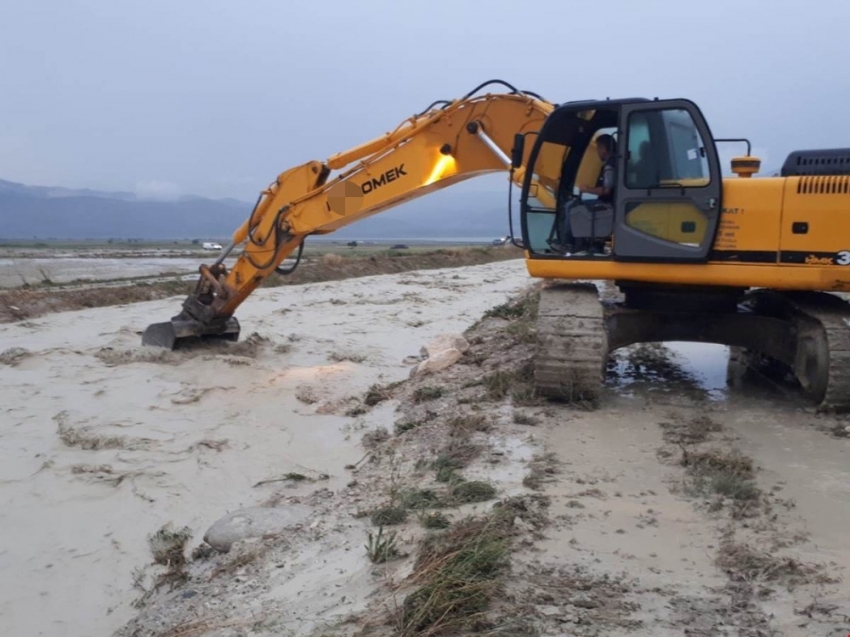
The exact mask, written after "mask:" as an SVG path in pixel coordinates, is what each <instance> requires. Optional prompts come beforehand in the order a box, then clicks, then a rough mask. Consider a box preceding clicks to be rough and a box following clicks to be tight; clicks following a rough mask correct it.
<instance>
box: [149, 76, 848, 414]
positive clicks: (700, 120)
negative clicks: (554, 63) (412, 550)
mask: <svg viewBox="0 0 850 637" xmlns="http://www.w3.org/2000/svg"><path fill="white" fill-rule="evenodd" d="M492 85H498V86H499V90H498V91H494V92H483V90H484V89H485V88H486V87H488V86H492ZM721 142H724V143H736V144H746V146H747V152H746V154H745V155H744V154H742V155H741V156H739V157H736V158H734V159H733V160H732V162H731V164H732V165H731V170H732V172H733V173H734V175H735V176H733V177H724V176H723V174H722V170H721V163H720V159H719V157H718V151H717V144H718V143H721ZM759 169H760V161H759V160H758V159H757V158H755V157H753V156H752V155H751V154H750V143H749V141H747V140H745V139H716V138H714V137H713V136H712V133H711V131H710V129H709V126H708V123H707V122H706V120H705V118H704V117H703V115H702V113H701V111H700V109H699V108H698V106H697V105H696V104H694V103H693V102H691V101H689V100H686V99H664V100H662V99H657V98H656V99H644V98H631V99H606V100H588V101H576V102H566V103H563V104H555V103H552V102H549V101H547V100H545V99H543V98H542V97H541V96H540V95H538V94H536V93H533V92H531V91H524V90H519V89H516V88H515V87H513V86H511V85H510V84H507V83H505V82H502V81H500V80H493V81H491V82H486V83H484V84H482V85H481V86H479V87H477V88H476V89H475V90H473V91H471V92H470V93H468V94H467V95H464V96H463V97H461V98H459V99H454V100H441V101H437V102H434V103H433V104H431V105H430V106H428V107H427V108H426V109H425V110H423V111H422V112H420V113H418V114H416V115H413V116H411V117H409V118H408V119H406V120H405V121H403V122H402V123H401V124H400V125H399V126H397V127H396V128H395V129H393V130H392V131H390V132H387V133H386V134H384V135H383V136H381V137H378V138H376V139H373V140H372V141H369V142H367V143H365V144H363V145H361V146H358V147H356V148H353V149H351V150H348V151H345V152H342V153H339V154H337V155H334V156H332V157H330V158H329V159H328V160H327V161H324V162H322V161H310V162H308V163H306V164H304V165H301V166H297V167H295V168H291V169H289V170H287V171H286V172H283V173H281V174H280V175H279V176H278V177H277V179H276V180H275V181H274V183H272V184H271V185H270V186H269V187H268V188H267V189H265V190H263V191H262V193H261V194H260V196H259V198H258V200H257V203H256V205H255V207H254V209H253V211H252V212H251V214H250V216H249V217H248V218H247V219H246V220H245V222H244V223H243V224H242V226H241V227H240V228H239V229H237V230H236V232H234V234H233V238H232V241H231V242H230V244H229V245H228V246H226V247H225V248H224V250H223V251H222V252H221V254H220V256H219V257H218V259H217V260H216V261H215V262H214V263H212V264H211V265H201V266H200V276H199V279H198V283H197V287H196V289H195V290H194V292H193V293H192V294H190V295H189V296H188V297H187V298H186V299H185V301H184V302H183V307H182V311H181V312H180V314H178V315H177V316H175V317H173V318H172V320H170V321H167V322H165V323H157V324H153V325H151V326H149V327H148V328H147V330H146V331H145V333H144V335H143V337H142V343H143V344H144V345H153V346H160V347H167V348H171V349H174V348H176V347H178V346H179V345H180V344H181V343H183V342H184V341H186V340H187V339H191V340H196V339H204V338H224V339H229V340H236V339H238V336H239V322H238V321H237V319H236V318H235V316H234V313H235V311H236V309H237V308H238V307H239V305H240V304H241V303H242V302H243V301H245V299H246V298H247V297H248V296H249V295H250V294H251V292H252V291H253V290H255V289H256V288H257V286H258V285H260V283H261V282H262V281H263V280H264V279H265V278H266V277H268V276H269V275H271V274H272V273H273V272H278V273H280V274H288V273H291V272H292V271H293V270H294V268H295V267H297V266H298V263H299V262H300V259H301V251H302V250H303V247H304V242H305V239H306V238H307V237H308V236H310V235H322V234H328V233H331V232H334V231H335V230H337V229H339V228H342V227H343V226H347V225H349V224H352V223H355V222H357V221H359V220H361V219H364V218H366V217H368V216H371V215H374V214H377V213H379V212H382V211H384V210H387V209H389V208H391V207H393V206H396V205H398V204H401V203H403V202H405V201H408V200H410V199H413V198H414V197H419V196H422V195H425V194H428V193H431V192H434V191H436V190H439V189H441V188H445V187H447V186H450V185H452V184H456V183H458V182H460V181H462V180H465V179H469V178H472V177H476V176H478V175H483V174H487V173H493V172H504V173H507V174H508V175H509V184H510V186H509V187H513V186H515V187H517V188H518V193H519V197H518V200H519V204H518V208H519V210H518V212H519V224H518V225H519V229H518V232H517V233H515V232H514V228H513V222H512V221H509V222H510V234H511V241H512V242H513V243H514V244H515V245H517V246H519V247H521V248H522V249H523V251H524V255H525V261H526V265H527V269H528V273H529V274H530V275H531V276H532V277H535V278H538V279H544V280H548V281H549V282H548V283H547V284H546V285H545V286H543V289H542V292H541V297H540V303H539V310H538V319H537V320H538V326H537V327H538V329H537V334H538V343H537V353H536V358H535V382H536V386H537V389H538V390H539V392H540V393H541V394H542V395H545V396H549V397H551V398H556V399H565V400H578V399H581V400H585V401H586V400H591V401H593V400H596V399H597V398H598V397H599V394H600V391H601V388H602V385H603V382H604V375H605V368H606V363H607V359H608V355H609V353H610V352H612V351H614V350H615V349H617V348H620V347H624V346H627V345H630V344H633V343H642V342H663V341H695V342H706V343H718V344H724V345H728V346H730V347H732V348H734V349H735V351H736V352H738V353H744V354H745V355H746V356H749V357H751V359H752V360H755V359H756V358H758V359H760V360H762V361H770V363H771V364H774V363H778V364H780V365H782V366H784V368H785V369H786V370H787V371H790V372H791V374H792V375H793V376H794V377H795V378H796V380H797V381H798V382H799V385H800V387H801V389H802V391H803V392H804V393H805V394H806V395H807V396H808V397H809V398H810V399H811V400H813V401H814V402H815V403H816V404H817V405H819V406H820V407H821V408H824V409H844V408H847V407H848V406H850V327H848V325H850V304H848V303H847V302H846V301H845V300H844V299H842V298H841V296H840V295H839V294H836V293H841V292H848V291H850V149H830V150H812V151H795V152H793V153H791V154H790V156H789V157H788V158H787V160H786V162H785V164H784V165H783V167H782V170H781V174H780V175H778V176H774V177H759V178H753V175H755V174H756V173H758V171H759ZM511 200H512V198H511V197H509V202H510V201H511ZM508 207H509V211H508V213H509V215H508V217H509V220H511V219H512V218H513V217H512V211H511V210H510V207H511V204H510V203H509V205H508ZM237 247H239V249H240V250H241V253H240V254H239V256H238V258H237V260H236V262H235V264H234V265H233V267H232V268H231V269H230V270H228V269H227V268H226V267H225V264H224V262H225V258H226V257H227V256H228V255H229V254H230V253H231V252H232V251H233V250H234V249H236V248H237ZM293 253H295V264H294V265H293V266H291V267H287V268H283V267H282V264H283V263H284V260H285V259H287V258H288V257H290V256H291V255H293ZM593 282H610V283H612V284H613V285H614V286H616V288H618V290H619V292H618V294H617V295H616V299H614V298H611V299H608V298H601V297H603V296H604V295H601V294H600V290H599V288H598V287H597V285H596V283H593ZM612 289H613V288H612Z"/></svg>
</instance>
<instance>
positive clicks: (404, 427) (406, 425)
mask: <svg viewBox="0 0 850 637" xmlns="http://www.w3.org/2000/svg"><path fill="white" fill-rule="evenodd" d="M421 424H422V423H421V422H419V421H418V420H412V421H410V420H408V421H404V420H399V421H398V422H397V423H396V424H395V435H396V436H399V435H401V434H403V433H404V432H405V431H410V430H411V429H416V428H417V427H419V426H420V425H421Z"/></svg>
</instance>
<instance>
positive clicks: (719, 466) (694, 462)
mask: <svg viewBox="0 0 850 637" xmlns="http://www.w3.org/2000/svg"><path fill="white" fill-rule="evenodd" d="M681 464H682V466H684V467H686V468H687V472H688V474H689V475H690V476H691V478H692V480H693V482H692V485H691V488H692V489H693V490H694V491H695V492H697V493H700V494H707V493H715V494H718V495H721V496H725V497H728V498H732V499H733V500H758V498H759V497H760V496H761V490H760V489H759V488H758V486H757V485H756V484H755V482H754V479H755V469H754V468H753V461H752V459H751V458H749V457H747V456H744V455H741V454H740V453H739V452H737V451H734V450H733V451H723V450H720V449H712V450H709V451H701V452H689V451H688V450H687V449H683V455H682V460H681Z"/></svg>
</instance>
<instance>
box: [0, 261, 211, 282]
mask: <svg viewBox="0 0 850 637" xmlns="http://www.w3.org/2000/svg"><path fill="white" fill-rule="evenodd" d="M215 256H217V255H216V254H213V256H212V257H211V258H208V259H207V260H206V261H212V260H214V259H215ZM203 262H205V261H203V260H201V259H198V258H193V259H192V258H167V257H143V258H136V257H127V258H121V259H109V258H76V257H75V258H54V257H51V258H28V259H0V288H11V287H18V286H21V285H24V284H25V283H28V284H30V285H35V284H40V283H45V282H46V281H51V282H53V283H70V282H72V281H81V282H83V281H109V280H112V279H126V278H130V277H133V278H136V277H145V276H156V275H160V274H166V273H180V272H185V273H191V272H197V271H198V265H199V264H200V263H203Z"/></svg>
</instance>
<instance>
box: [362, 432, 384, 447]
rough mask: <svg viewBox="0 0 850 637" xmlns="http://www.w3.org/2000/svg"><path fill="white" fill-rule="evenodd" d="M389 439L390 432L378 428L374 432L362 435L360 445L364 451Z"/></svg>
mask: <svg viewBox="0 0 850 637" xmlns="http://www.w3.org/2000/svg"><path fill="white" fill-rule="evenodd" d="M389 439H390V432H389V431H387V428H386V427H378V428H377V429H375V430H374V431H369V432H367V433H365V434H363V439H362V443H363V446H364V447H365V448H366V449H373V448H375V447H377V446H378V445H379V444H381V443H383V442H386V441H387V440H389Z"/></svg>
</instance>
